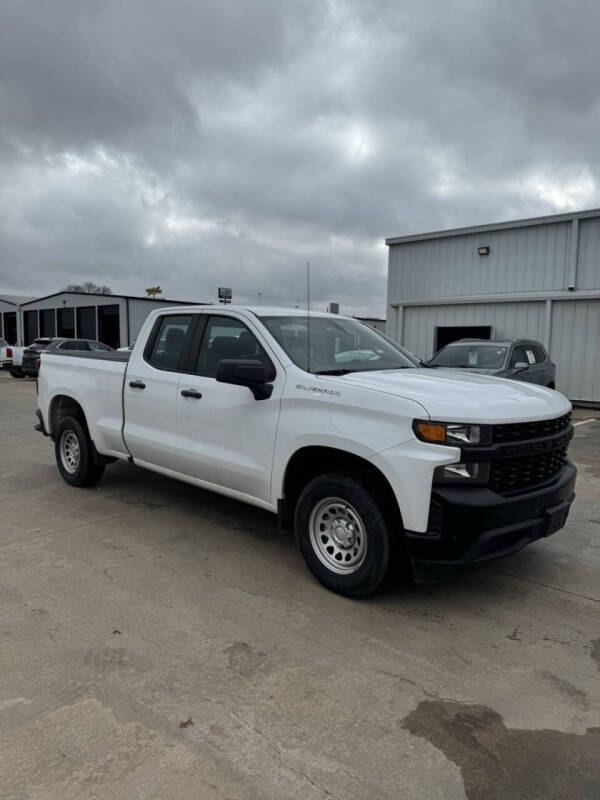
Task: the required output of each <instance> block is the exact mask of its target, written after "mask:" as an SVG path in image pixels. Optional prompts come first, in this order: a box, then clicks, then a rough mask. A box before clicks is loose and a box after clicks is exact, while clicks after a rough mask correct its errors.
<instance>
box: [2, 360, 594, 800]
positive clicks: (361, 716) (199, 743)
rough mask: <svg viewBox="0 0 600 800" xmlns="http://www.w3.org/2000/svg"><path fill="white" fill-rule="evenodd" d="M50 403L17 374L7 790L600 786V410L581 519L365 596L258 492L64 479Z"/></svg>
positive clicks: (5, 497)
mask: <svg viewBox="0 0 600 800" xmlns="http://www.w3.org/2000/svg"><path fill="white" fill-rule="evenodd" d="M34 402H35V387H34V383H33V382H32V381H29V380H26V381H17V380H14V379H12V378H10V377H9V376H8V375H7V374H0V555H1V558H0V598H1V603H0V797H1V798H11V800H16V799H17V798H18V799H19V800H21V799H22V800H25V798H27V800H30V799H32V800H33V798H35V800H71V799H73V800H75V798H77V800H83V798H86V800H87V798H94V799H98V800H99V799H100V798H102V800H104V799H106V800H109V799H110V800H120V799H121V798H123V800H130V798H143V799H144V800H149V799H152V800H154V799H156V800H163V798H165V799H166V798H169V800H170V798H178V797H182V798H184V797H186V798H229V799H230V800H233V798H239V799H240V800H246V799H247V798H256V800H267V799H268V798H277V800H279V798H285V799H286V800H287V799H288V798H302V799H303V800H313V798H314V799H315V800H316V799H317V798H344V800H345V799H346V798H348V799H352V800H354V799H356V800H364V798H369V800H378V798H419V799H420V800H435V799H436V798H440V800H441V798H444V799H445V800H448V799H450V800H453V799H454V798H456V800H459V799H460V798H468V799H469V800H483V799H484V798H485V800H490V799H491V798H503V800H511V799H512V798H524V797H527V798H528V800H533V799H534V798H540V800H541V799H542V798H543V800H553V798H578V800H583V799H584V798H590V800H592V798H598V797H599V796H600V759H599V758H598V753H599V752H600V581H599V575H600V458H599V455H598V454H599V452H600V448H599V445H600V421H593V422H589V423H586V424H584V425H580V426H578V427H577V428H576V434H575V440H574V443H573V445H572V456H573V457H574V458H575V460H576V461H577V463H578V467H579V470H580V473H579V481H578V487H577V494H578V497H577V501H576V504H575V506H574V508H573V511H572V513H571V517H570V519H569V523H568V526H567V528H566V529H565V530H563V531H561V532H560V533H558V534H557V535H556V536H554V537H552V538H550V539H549V540H545V541H542V542H539V543H537V544H535V545H533V546H531V547H529V548H527V549H525V550H524V551H522V552H521V553H519V554H517V555H516V556H514V557H512V558H510V559H507V560H504V561H501V562H498V563H497V564H495V565H494V566H492V567H490V568H488V569H484V570H480V571H478V572H476V573H472V574H470V575H468V576H466V577H464V578H462V579H460V580H457V581H454V582H452V583H447V584H441V585H435V586H426V587H415V586H398V587H395V588H390V589H388V590H387V591H386V593H384V594H380V595H377V596H376V597H374V598H372V599H371V600H368V601H366V602H365V601H363V602H353V601H350V600H347V599H344V598H341V597H338V596H336V595H334V594H331V593H330V592H328V591H326V590H325V589H323V588H322V587H321V586H320V585H319V584H318V583H316V581H315V580H314V579H313V578H312V577H311V575H310V574H309V573H308V571H307V570H306V569H305V567H304V564H303V562H302V560H301V558H300V556H299V554H298V553H297V551H296V547H295V543H294V541H293V537H291V536H280V535H279V534H278V533H277V530H276V524H275V519H274V517H272V516H271V515H269V514H267V513H264V512H262V511H260V510H257V509H253V508H250V507H247V506H244V505H241V504H239V503H236V502H234V501H231V500H227V499H225V498H221V497H218V496H216V495H211V494H209V493H206V492H203V491H200V490H197V489H194V488H192V487H190V486H186V485H183V484H179V483H176V482H173V481H170V480H168V479H165V478H162V477H159V476H157V475H153V474H151V473H148V472H144V471H142V470H139V469H137V468H135V467H131V466H128V465H114V466H111V467H108V468H107V470H106V474H105V478H104V480H103V482H102V483H101V484H100V485H99V487H97V488H93V489H74V488H71V487H69V486H67V485H66V484H65V483H64V482H63V481H62V480H61V479H60V477H59V475H58V473H57V470H56V468H55V466H54V455H53V449H52V444H51V442H50V441H49V440H47V439H44V438H43V437H42V436H41V435H40V434H38V433H36V432H35V431H34V430H33V424H34V418H33V409H34ZM583 418H584V419H586V418H587V417H585V416H584V417H583ZM182 723H188V724H186V725H184V726H183V727H182Z"/></svg>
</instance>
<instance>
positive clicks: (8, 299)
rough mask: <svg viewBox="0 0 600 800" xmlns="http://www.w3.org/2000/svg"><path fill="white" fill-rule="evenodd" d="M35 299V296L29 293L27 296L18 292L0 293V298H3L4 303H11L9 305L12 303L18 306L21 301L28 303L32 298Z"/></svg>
mask: <svg viewBox="0 0 600 800" xmlns="http://www.w3.org/2000/svg"><path fill="white" fill-rule="evenodd" d="M37 299H38V298H37V297H32V296H31V295H29V296H28V297H25V296H23V295H20V294H2V295H0V300H4V302H5V303H11V305H13V306H20V305H22V304H23V303H29V302H31V301H32V300H37ZM11 314H12V311H11Z"/></svg>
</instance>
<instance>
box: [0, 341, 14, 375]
mask: <svg viewBox="0 0 600 800" xmlns="http://www.w3.org/2000/svg"><path fill="white" fill-rule="evenodd" d="M9 353H10V355H9ZM11 364H12V348H11V346H10V345H9V343H8V342H7V341H6V339H0V369H8V368H9V367H10V366H11Z"/></svg>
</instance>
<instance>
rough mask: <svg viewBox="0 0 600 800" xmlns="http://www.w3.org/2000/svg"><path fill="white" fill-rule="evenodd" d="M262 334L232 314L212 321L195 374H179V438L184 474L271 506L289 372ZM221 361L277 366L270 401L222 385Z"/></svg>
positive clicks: (200, 351) (211, 318)
mask: <svg viewBox="0 0 600 800" xmlns="http://www.w3.org/2000/svg"><path fill="white" fill-rule="evenodd" d="M259 336H260V333H259V332H258V331H252V330H250V328H249V327H248V325H247V324H246V323H245V322H243V321H242V320H241V319H239V318H237V317H236V316H235V315H234V314H233V312H232V315H231V316H229V315H224V314H223V315H211V316H210V317H208V320H207V324H206V326H205V328H204V331H203V335H202V339H201V341H200V342H199V346H198V347H197V360H196V363H195V370H194V371H195V374H190V373H188V374H185V375H182V376H181V382H180V387H179V389H180V390H179V393H178V397H177V416H178V430H179V437H178V438H179V442H180V446H181V448H182V449H181V450H180V459H181V464H182V471H183V472H184V473H185V474H187V475H190V476H193V477H194V478H197V479H199V480H202V481H206V482H207V483H209V484H213V485H214V486H218V487H222V488H225V489H229V490H233V491H235V492H240V493H242V494H244V495H249V496H251V497H254V498H258V499H260V500H263V501H265V502H269V501H270V487H271V468H272V462H273V450H274V447H275V435H276V432H277V423H278V420H279V410H280V400H281V394H282V391H283V385H284V382H285V373H284V371H283V369H282V367H281V366H280V365H279V363H278V362H277V361H276V359H275V358H274V356H273V355H272V354H267V350H266V348H267V347H268V345H267V344H266V343H261V341H259ZM222 358H242V359H244V358H245V359H259V360H261V361H266V362H268V363H270V364H272V365H273V366H275V369H276V372H277V375H276V377H275V380H274V381H273V393H272V395H271V397H269V398H267V399H266V400H255V399H254V396H253V394H252V392H251V391H250V389H248V388H247V387H246V386H233V385H231V384H228V383H218V382H217V381H216V379H215V375H216V371H217V365H218V363H219V361H220V360H221V359H222Z"/></svg>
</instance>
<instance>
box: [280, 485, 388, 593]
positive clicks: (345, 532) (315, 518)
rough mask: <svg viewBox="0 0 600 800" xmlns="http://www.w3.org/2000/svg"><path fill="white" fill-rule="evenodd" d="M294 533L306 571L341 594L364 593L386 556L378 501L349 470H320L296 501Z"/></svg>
mask: <svg viewBox="0 0 600 800" xmlns="http://www.w3.org/2000/svg"><path fill="white" fill-rule="evenodd" d="M295 528H296V538H297V540H298V545H299V547H300V551H301V553H302V555H303V556H304V560H305V561H306V564H307V566H308V568H309V570H310V571H311V572H312V574H313V575H314V576H315V577H316V578H317V579H318V580H319V581H320V582H321V583H322V584H323V585H324V586H326V587H327V588H328V589H331V590H332V591H334V592H337V593H338V594H342V595H345V596H346V597H354V598H361V597H368V595H370V594H372V593H373V592H375V591H376V589H377V588H378V587H379V585H380V584H381V582H382V581H383V579H384V577H385V574H386V572H387V568H388V564H389V560H390V531H389V529H388V524H387V522H386V518H385V515H384V513H383V511H382V508H381V503H380V501H378V500H377V499H376V498H375V497H374V496H373V495H372V493H371V492H370V491H369V490H368V489H367V488H366V487H365V486H364V485H363V484H362V483H361V482H360V480H358V479H357V478H354V477H352V476H347V475H338V474H328V475H320V476H319V477H317V478H315V479H314V480H312V481H311V482H310V483H309V484H307V486H306V487H305V488H304V491H303V492H302V494H301V495H300V498H299V500H298V503H297V506H296V514H295Z"/></svg>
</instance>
